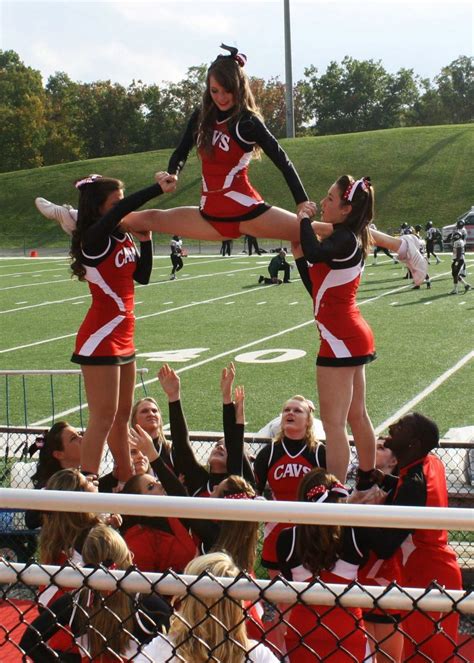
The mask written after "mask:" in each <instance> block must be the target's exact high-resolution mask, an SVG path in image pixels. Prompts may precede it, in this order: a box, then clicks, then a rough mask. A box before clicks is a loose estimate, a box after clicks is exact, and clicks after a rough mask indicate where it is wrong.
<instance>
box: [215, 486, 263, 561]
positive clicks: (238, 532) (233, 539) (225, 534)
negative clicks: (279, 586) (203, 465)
mask: <svg viewBox="0 0 474 663" xmlns="http://www.w3.org/2000/svg"><path fill="white" fill-rule="evenodd" d="M221 485H222V489H223V490H222V497H223V498H224V499H225V498H230V497H231V496H232V495H236V494H245V495H247V497H248V498H249V499H254V498H255V497H256V493H255V490H254V489H253V487H252V486H251V485H250V483H249V482H248V481H246V480H245V479H244V478H243V477H240V476H237V475H236V474H231V475H230V476H229V477H227V479H224V481H222V484H221ZM258 528H259V523H256V522H241V521H235V520H223V521H221V523H220V530H219V535H218V537H217V539H216V542H215V544H214V545H213V547H212V550H213V551H224V552H226V553H228V554H229V555H230V556H231V557H232V559H233V560H234V562H235V564H236V565H237V566H238V567H239V569H242V570H243V571H253V567H254V565H255V558H256V554H257V539H258Z"/></svg>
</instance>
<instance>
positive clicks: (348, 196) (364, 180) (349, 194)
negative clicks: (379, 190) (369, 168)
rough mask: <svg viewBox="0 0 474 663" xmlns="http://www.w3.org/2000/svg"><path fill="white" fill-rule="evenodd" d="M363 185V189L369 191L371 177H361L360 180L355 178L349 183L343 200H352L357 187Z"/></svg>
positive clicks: (349, 201)
mask: <svg viewBox="0 0 474 663" xmlns="http://www.w3.org/2000/svg"><path fill="white" fill-rule="evenodd" d="M359 184H360V186H361V188H362V191H366V192H367V191H368V190H369V188H370V177H361V178H360V180H355V181H354V182H351V183H349V184H348V185H347V189H346V190H345V191H344V193H343V194H342V200H347V202H348V203H351V202H352V199H353V198H354V194H355V192H356V191H357V187H358V186H359Z"/></svg>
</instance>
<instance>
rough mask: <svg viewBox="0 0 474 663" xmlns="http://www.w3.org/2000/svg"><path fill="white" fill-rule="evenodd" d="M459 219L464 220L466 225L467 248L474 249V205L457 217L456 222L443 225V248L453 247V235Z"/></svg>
mask: <svg viewBox="0 0 474 663" xmlns="http://www.w3.org/2000/svg"><path fill="white" fill-rule="evenodd" d="M459 221H464V227H465V228H466V232H467V239H466V249H468V250H472V249H474V206H473V207H471V209H470V210H468V211H467V212H464V214H461V216H459V217H458V218H457V219H456V223H452V224H451V225H449V226H443V228H442V230H441V234H442V237H443V249H444V250H448V251H450V250H451V249H452V248H453V242H452V235H453V232H454V230H455V229H456V224H457V223H459Z"/></svg>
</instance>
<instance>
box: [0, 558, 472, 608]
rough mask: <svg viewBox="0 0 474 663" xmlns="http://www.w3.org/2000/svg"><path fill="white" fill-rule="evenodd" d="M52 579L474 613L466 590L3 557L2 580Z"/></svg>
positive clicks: (75, 584) (174, 592)
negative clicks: (159, 570) (145, 570)
mask: <svg viewBox="0 0 474 663" xmlns="http://www.w3.org/2000/svg"><path fill="white" fill-rule="evenodd" d="M52 577H54V582H55V584H56V585H59V586H60V587H69V588H79V587H82V586H83V585H84V580H85V579H87V586H88V587H92V588H94V589H99V590H102V591H104V590H105V591H107V590H108V591H114V590H115V589H117V588H120V589H123V590H125V591H128V592H138V593H141V594H149V593H151V592H153V591H157V592H159V593H160V594H165V595H171V596H180V595H183V594H186V593H189V588H190V587H192V589H191V592H192V594H193V595H196V596H202V597H208V598H210V597H212V598H218V597H220V596H222V595H223V594H224V592H225V593H226V594H227V595H229V596H232V597H233V598H235V599H240V600H245V601H257V600H259V599H261V598H265V599H267V600H270V601H275V602H277V603H290V604H291V603H294V602H295V601H297V600H298V599H299V598H300V597H301V593H302V592H304V600H305V603H310V604H319V605H335V604H336V603H337V604H338V605H342V606H344V607H362V608H371V607H373V606H374V603H375V602H376V604H377V607H379V608H382V609H398V610H412V609H413V605H414V604H415V603H416V606H417V608H420V609H421V610H430V611H440V612H450V611H451V610H452V609H453V607H454V606H455V607H456V610H459V611H460V612H463V613H471V614H472V613H474V593H473V592H464V591H462V590H449V591H447V590H441V589H436V588H429V589H426V588H410V589H403V588H400V587H399V586H397V585H395V584H394V585H393V586H389V587H388V588H387V587H375V586H369V587H365V586H361V585H359V584H354V585H352V586H349V587H348V586H347V585H340V584H330V583H328V584H326V583H321V582H320V581H318V580H315V581H313V582H312V583H307V582H289V581H287V580H285V579H283V578H278V579H274V580H257V579H255V578H251V577H249V576H248V575H246V574H242V576H241V577H239V578H237V579H236V578H228V577H227V578H218V577H214V576H212V575H211V574H205V575H203V576H199V577H198V576H189V575H178V574H175V573H146V574H145V573H143V572H140V571H131V572H130V571H109V570H106V569H89V568H84V567H82V568H81V567H77V566H76V567H72V566H71V567H60V566H51V565H44V566H43V565H39V564H16V563H11V562H1V561H0V583H5V584H7V583H9V584H13V583H15V582H17V581H18V580H19V579H20V580H21V582H23V583H24V584H25V585H45V584H46V585H47V584H49V583H50V582H51V578H52Z"/></svg>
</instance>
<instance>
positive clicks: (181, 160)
mask: <svg viewBox="0 0 474 663" xmlns="http://www.w3.org/2000/svg"><path fill="white" fill-rule="evenodd" d="M198 120H199V108H196V110H195V111H194V113H193V114H192V115H191V117H190V118H189V122H188V124H187V127H186V129H185V131H184V134H183V135H182V137H181V141H180V143H179V145H178V147H177V148H176V149H175V151H174V152H173V154H172V155H171V157H170V160H169V162H168V172H169V173H170V174H172V175H179V173H180V172H181V171H182V170H183V168H184V165H185V163H186V160H187V158H188V155H189V153H190V152H191V150H192V149H193V147H194V143H195V135H196V130H197V124H198Z"/></svg>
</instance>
